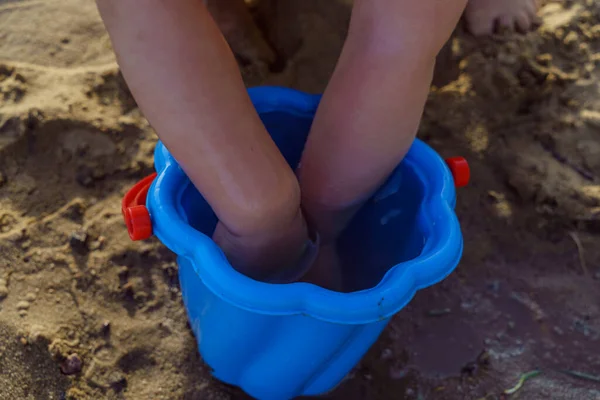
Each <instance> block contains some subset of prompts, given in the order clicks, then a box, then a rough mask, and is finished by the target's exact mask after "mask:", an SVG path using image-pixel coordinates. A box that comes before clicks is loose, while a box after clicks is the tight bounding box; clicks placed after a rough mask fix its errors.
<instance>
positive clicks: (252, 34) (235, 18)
mask: <svg viewBox="0 0 600 400" xmlns="http://www.w3.org/2000/svg"><path fill="white" fill-rule="evenodd" d="M205 2H206V6H207V8H208V10H209V11H210V13H211V15H212V16H213V18H214V19H215V22H216V23H217V25H218V26H219V28H220V29H221V32H223V36H225V39H227V42H228V43H229V45H230V46H231V48H232V50H233V52H234V53H235V54H236V55H238V56H239V57H241V58H243V59H245V60H247V61H250V62H260V63H264V64H266V65H271V64H273V63H274V62H275V58H276V56H275V52H274V51H273V49H272V48H271V46H269V44H268V43H267V41H266V40H265V38H264V37H263V34H262V32H261V31H260V29H258V27H257V26H256V23H255V22H254V20H253V18H252V15H250V11H249V9H248V6H247V5H246V2H245V1H244V0H205Z"/></svg>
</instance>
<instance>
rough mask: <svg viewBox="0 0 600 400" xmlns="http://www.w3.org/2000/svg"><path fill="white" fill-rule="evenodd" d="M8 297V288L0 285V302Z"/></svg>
mask: <svg viewBox="0 0 600 400" xmlns="http://www.w3.org/2000/svg"><path fill="white" fill-rule="evenodd" d="M6 296H8V288H7V287H6V286H1V285H0V300H4V298H6Z"/></svg>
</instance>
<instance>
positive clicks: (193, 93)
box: [97, 0, 300, 235]
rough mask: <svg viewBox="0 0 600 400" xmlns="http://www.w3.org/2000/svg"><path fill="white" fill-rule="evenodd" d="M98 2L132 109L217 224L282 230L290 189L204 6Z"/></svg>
mask: <svg viewBox="0 0 600 400" xmlns="http://www.w3.org/2000/svg"><path fill="white" fill-rule="evenodd" d="M97 3H98V6H99V10H100V12H101V14H102V17H103V20H104V21H105V25H106V27H107V30H108V32H109V34H110V36H111V39H112V41H113V45H114V48H115V52H116V54H117V57H118V61H119V65H120V68H121V70H122V72H123V75H124V77H125V78H126V81H127V83H128V85H129V87H130V89H131V91H132V93H133V95H134V96H135V98H136V100H137V102H138V104H139V106H140V109H141V110H142V111H143V112H144V114H145V116H146V117H147V118H148V120H149V122H150V123H151V124H152V125H153V127H154V128H155V130H156V131H157V133H158V135H159V137H160V138H161V140H162V141H163V142H164V143H165V145H166V146H167V147H168V148H169V150H170V151H171V152H172V153H173V154H174V155H175V156H176V158H177V160H178V161H179V163H180V164H181V165H182V167H183V168H184V170H185V171H186V173H187V174H188V176H189V177H190V179H191V180H192V182H193V183H194V184H195V185H196V187H197V188H198V189H199V190H200V191H201V192H202V194H203V195H204V196H205V197H206V199H207V201H208V202H209V203H210V204H211V206H212V207H213V209H214V210H215V212H216V214H217V215H218V216H219V218H220V220H221V222H223V223H224V224H225V225H226V226H227V227H228V228H229V229H231V230H232V231H233V232H235V233H236V234H240V235H244V234H247V233H255V231H260V230H269V229H271V228H273V226H271V225H272V224H281V225H283V224H286V223H288V222H289V220H291V219H292V218H293V217H294V216H295V214H296V211H297V208H298V207H297V206H298V203H299V196H300V194H299V188H298V185H297V181H296V179H295V177H294V174H293V171H292V170H291V168H290V167H289V166H288V165H287V163H286V161H285V160H284V158H283V157H282V155H281V154H280V152H279V151H278V149H277V147H276V145H275V144H274V143H273V141H272V140H271V138H270V137H269V135H268V133H267V132H266V130H265V129H264V127H263V125H262V123H261V121H260V119H259V117H258V115H257V114H256V112H255V111H254V109H253V107H252V104H251V102H250V99H249V97H248V95H247V92H246V89H245V86H244V83H243V81H242V78H241V75H240V72H239V69H238V66H237V64H236V62H235V59H234V57H233V54H232V53H231V51H230V49H229V47H228V45H227V43H226V42H225V41H224V39H223V37H222V36H221V33H220V32H219V30H218V28H217V26H216V25H215V24H214V22H213V20H212V18H211V17H210V15H209V13H208V11H207V10H206V8H205V7H204V5H203V2H202V1H198V0H178V1H168V0H144V1H138V0H98V2H97ZM286 219H287V221H286Z"/></svg>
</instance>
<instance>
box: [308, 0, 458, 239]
mask: <svg viewBox="0 0 600 400" xmlns="http://www.w3.org/2000/svg"><path fill="white" fill-rule="evenodd" d="M465 5H466V0H418V1H416V0H355V2H354V9H353V12H352V18H351V22H350V30H349V33H348V38H347V40H346V43H345V45H344V48H343V51H342V54H341V57H340V59H339V62H338V64H337V66H336V69H335V71H334V74H333V76H332V78H331V81H330V82H329V85H328V86H327V89H326V91H325V93H324V95H323V98H322V100H321V104H320V106H319V109H318V111H317V115H316V118H315V121H314V123H313V126H312V131H311V133H310V135H309V138H308V142H307V145H306V148H305V152H304V154H303V157H302V162H301V167H300V171H299V176H300V186H301V189H302V201H303V204H304V207H305V209H306V210H307V212H308V215H309V217H310V219H312V222H313V223H314V224H315V226H316V227H317V229H318V230H320V231H321V234H322V237H321V238H322V240H323V241H324V242H325V243H327V242H330V241H332V240H334V239H335V238H336V237H337V235H338V234H339V233H340V232H341V230H342V229H343V228H344V227H345V225H346V224H347V223H348V221H349V219H350V218H351V217H352V216H353V214H354V213H355V212H356V211H357V209H358V208H359V207H360V206H361V205H362V204H363V203H364V201H365V200H366V199H367V198H369V197H370V196H371V195H372V194H373V192H374V191H375V190H376V189H377V188H378V187H379V186H380V185H381V184H382V183H383V182H384V181H385V179H386V178H387V177H388V176H389V174H390V173H391V172H392V171H393V169H394V168H395V167H396V166H397V165H398V163H399V162H400V161H401V160H402V158H403V157H404V156H405V154H406V152H407V151H408V149H409V148H410V146H411V144H412V142H413V140H414V138H415V135H416V132H417V129H418V126H419V122H420V119H421V116H422V112H423V108H424V106H425V102H426V100H427V96H428V93H429V88H430V85H431V79H432V74H433V68H434V64H435V58H436V55H437V54H438V52H439V51H440V49H441V48H442V46H443V45H444V43H445V42H446V41H447V40H448V39H449V37H450V35H451V33H452V31H453V29H454V28H455V26H456V24H457V22H458V20H459V18H460V15H461V13H462V11H463V9H464V7H465Z"/></svg>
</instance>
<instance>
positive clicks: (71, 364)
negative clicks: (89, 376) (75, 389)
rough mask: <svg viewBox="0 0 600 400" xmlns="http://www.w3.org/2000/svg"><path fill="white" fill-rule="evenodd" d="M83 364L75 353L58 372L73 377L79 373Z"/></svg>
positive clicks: (63, 363) (64, 362) (61, 365)
mask: <svg viewBox="0 0 600 400" xmlns="http://www.w3.org/2000/svg"><path fill="white" fill-rule="evenodd" d="M82 366H83V362H82V361H81V358H79V355H78V354H77V353H73V354H71V355H70V356H69V357H67V358H66V359H65V360H64V361H63V362H62V363H61V364H60V370H61V371H62V373H63V374H65V375H75V374H77V373H79V372H80V371H81V368H82Z"/></svg>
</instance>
